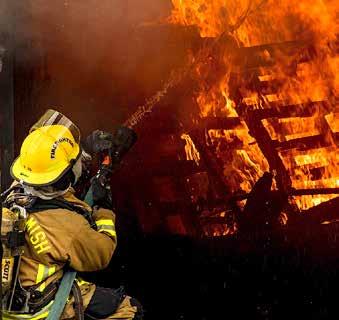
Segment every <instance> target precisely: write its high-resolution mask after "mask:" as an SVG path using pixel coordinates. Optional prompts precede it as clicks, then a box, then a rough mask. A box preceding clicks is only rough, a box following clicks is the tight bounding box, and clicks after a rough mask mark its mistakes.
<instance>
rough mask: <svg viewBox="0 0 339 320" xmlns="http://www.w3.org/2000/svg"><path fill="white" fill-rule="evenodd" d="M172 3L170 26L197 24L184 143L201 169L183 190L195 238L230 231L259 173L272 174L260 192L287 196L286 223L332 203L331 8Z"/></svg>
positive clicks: (334, 91) (334, 39)
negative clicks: (196, 227)
mask: <svg viewBox="0 0 339 320" xmlns="http://www.w3.org/2000/svg"><path fill="white" fill-rule="evenodd" d="M172 2H173V5H174V10H173V13H172V16H171V18H170V22H171V23H173V24H177V25H183V26H195V27H196V28H197V29H198V30H199V34H200V38H201V43H202V45H201V47H200V49H199V50H198V51H197V52H195V53H192V54H191V56H190V66H189V69H190V72H191V77H192V78H194V81H195V82H196V83H197V91H196V92H195V97H196V98H195V102H196V106H197V107H198V108H199V110H197V112H196V113H197V115H198V116H197V117H196V118H195V119H193V123H194V124H195V125H194V126H192V128H191V129H190V130H189V131H187V132H184V133H183V135H182V139H183V140H184V141H185V144H186V147H185V151H186V154H187V160H190V161H192V160H193V161H194V162H195V163H196V165H197V166H198V167H199V168H200V172H199V173H197V174H195V175H191V176H190V177H188V178H187V184H188V186H189V190H190V192H191V201H192V202H194V203H195V204H196V205H197V207H199V209H200V213H199V221H200V226H201V228H202V232H203V233H204V234H205V235H206V236H222V235H228V234H232V233H234V232H235V231H236V230H237V222H236V220H237V219H234V215H236V214H237V212H239V210H241V208H243V207H244V205H245V204H244V202H242V200H244V199H245V198H247V196H246V195H244V194H246V193H249V192H251V190H252V188H253V186H254V185H255V183H256V182H257V181H258V179H259V178H260V177H262V176H263V175H264V172H273V173H274V179H273V181H271V182H272V183H271V185H270V186H269V189H268V192H270V190H271V189H272V192H274V191H273V190H279V192H280V193H281V194H284V195H286V197H288V201H286V202H287V204H286V205H285V206H284V208H282V207H281V208H280V209H281V213H280V221H281V222H282V223H284V224H285V223H286V221H287V219H288V217H290V216H293V215H296V214H305V215H306V214H307V213H308V212H312V213H314V212H315V208H316V207H317V206H319V205H320V204H324V203H333V201H336V200H338V198H337V199H336V200H335V198H336V197H337V195H338V190H339V169H338V163H339V159H338V148H337V144H338V130H339V128H338V123H339V119H338V117H339V110H338V90H339V82H338V75H337V70H338V62H339V56H338V49H339V48H338V35H337V33H336V32H337V30H338V28H337V27H338V26H337V20H336V15H337V13H338V9H339V8H338V4H337V3H336V2H335V1H332V0H326V1H325V0H316V1H312V2H310V1H307V0H301V1H298V2H297V3H296V2H295V1H292V0H289V1H282V0H281V1H270V0H242V1H234V0H231V1H227V2H225V1H221V0H213V1H212V0H211V1H202V0H185V1H182V0H172ZM213 179H214V181H211V180H213ZM204 184H205V186H203V185H204ZM206 184H207V185H208V186H206ZM197 185H199V186H198V187H197ZM275 192H278V191H275ZM257 200H258V201H260V200H262V199H257ZM331 201H332V202H331ZM335 203H336V204H338V203H337V202H334V206H333V208H335V207H336V206H335ZM320 207H321V206H319V208H320ZM321 208H322V210H324V208H323V207H321ZM329 208H331V207H329ZM245 209H246V208H245ZM327 210H330V209H328V208H327ZM322 218H326V213H323V215H322ZM322 218H321V219H322ZM320 222H321V221H320Z"/></svg>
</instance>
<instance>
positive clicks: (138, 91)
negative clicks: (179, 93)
mask: <svg viewBox="0 0 339 320" xmlns="http://www.w3.org/2000/svg"><path fill="white" fill-rule="evenodd" d="M6 7H7V12H8V13H7V14H5V15H6V19H4V20H2V25H5V26H7V24H8V26H9V25H11V26H12V27H10V28H8V29H10V30H12V36H13V38H14V40H15V48H16V50H15V55H16V67H15V69H16V94H15V95H16V115H17V121H21V123H22V124H23V126H22V128H20V132H19V133H18V134H17V140H19V141H21V140H22V138H23V137H24V135H25V134H26V131H27V129H28V128H29V126H30V124H31V123H32V122H34V121H35V119H36V118H37V117H38V116H39V115H41V114H42V113H43V112H44V110H46V109H47V108H49V107H54V108H56V109H58V110H60V111H61V112H64V113H65V114H66V115H68V116H69V117H70V118H72V119H74V121H75V122H77V123H78V124H79V126H80V127H81V128H82V129H83V132H84V134H86V133H87V132H88V131H90V130H93V129H96V128H101V129H105V130H110V131H111V130H112V128H113V126H114V125H118V124H121V123H123V122H124V121H125V120H126V119H127V118H128V116H129V115H130V114H132V113H133V111H134V108H136V107H137V106H138V105H141V104H142V103H144V102H145V101H146V100H147V98H148V97H149V96H152V95H153V94H154V93H155V92H157V90H159V89H160V88H161V82H162V81H164V80H166V77H168V76H169V73H170V70H171V69H172V67H173V66H172V65H171V63H169V62H168V61H170V60H171V59H172V58H168V57H169V56H170V52H169V50H167V49H166V46H168V43H167V42H168V39H167V38H166V37H163V34H161V33H157V32H153V31H152V30H147V28H144V27H142V26H144V25H145V23H146V24H147V23H149V22H154V21H159V20H161V19H165V18H166V17H167V16H169V15H170V12H171V8H172V7H171V2H170V1H168V2H166V1H158V0H100V1H97V0H63V1H45V0H30V1H28V0H24V1H13V2H10V1H7V3H6ZM155 29H156V28H155ZM165 35H166V32H165ZM153 46H154V48H153ZM172 50H173V49H172ZM163 52H164V53H163ZM179 58H180V52H179V55H178V59H179ZM172 60H173V59H172ZM23 114H25V117H23V116H22V115H23Z"/></svg>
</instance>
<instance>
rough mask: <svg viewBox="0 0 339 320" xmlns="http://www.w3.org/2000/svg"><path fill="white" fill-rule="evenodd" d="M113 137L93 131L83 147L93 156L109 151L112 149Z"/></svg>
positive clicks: (103, 132) (107, 133) (99, 131)
mask: <svg viewBox="0 0 339 320" xmlns="http://www.w3.org/2000/svg"><path fill="white" fill-rule="evenodd" d="M112 141H113V135H112V134H111V133H109V132H105V131H101V130H95V131H93V132H92V133H91V134H90V135H89V136H87V138H86V139H85V141H84V142H83V147H84V149H85V151H86V152H88V153H89V154H91V155H94V154H96V153H98V152H101V151H104V150H109V149H111V148H112V145H113V143H112Z"/></svg>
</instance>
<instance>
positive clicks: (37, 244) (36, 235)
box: [26, 217, 51, 254]
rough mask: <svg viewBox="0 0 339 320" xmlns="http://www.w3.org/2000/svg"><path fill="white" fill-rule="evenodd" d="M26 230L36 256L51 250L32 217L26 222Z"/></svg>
mask: <svg viewBox="0 0 339 320" xmlns="http://www.w3.org/2000/svg"><path fill="white" fill-rule="evenodd" d="M26 230H27V232H28V236H29V241H30V242H31V244H32V246H33V248H34V250H35V251H36V253H37V254H41V253H45V252H48V251H49V250H50V249H51V246H50V243H49V241H48V239H47V236H46V234H45V232H44V231H43V230H42V228H41V227H40V225H39V224H38V222H37V221H36V220H35V219H34V218H33V217H30V218H29V219H28V220H27V222H26Z"/></svg>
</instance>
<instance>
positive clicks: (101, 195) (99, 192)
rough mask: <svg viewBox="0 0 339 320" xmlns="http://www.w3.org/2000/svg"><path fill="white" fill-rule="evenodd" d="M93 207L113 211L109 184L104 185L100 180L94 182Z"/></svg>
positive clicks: (96, 179) (95, 179)
mask: <svg viewBox="0 0 339 320" xmlns="http://www.w3.org/2000/svg"><path fill="white" fill-rule="evenodd" d="M92 192H93V205H94V206H98V207H100V208H104V209H109V210H112V208H113V203H112V192H111V188H110V186H109V183H105V184H103V183H102V182H101V181H100V180H99V179H98V178H96V177H95V178H94V179H93V180H92Z"/></svg>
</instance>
